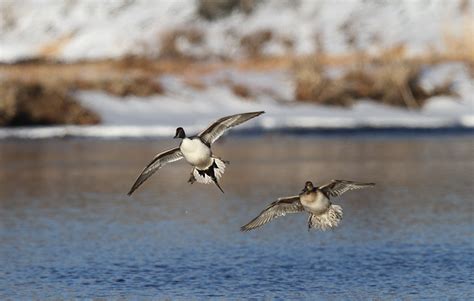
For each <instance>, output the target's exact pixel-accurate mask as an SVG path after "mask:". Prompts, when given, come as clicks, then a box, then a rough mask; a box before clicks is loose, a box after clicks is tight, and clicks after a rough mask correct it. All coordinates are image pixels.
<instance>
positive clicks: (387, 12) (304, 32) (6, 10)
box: [0, 0, 474, 62]
mask: <svg viewBox="0 0 474 301" xmlns="http://www.w3.org/2000/svg"><path fill="white" fill-rule="evenodd" d="M197 6H198V1H197V0H135V1H130V0H114V1H97V0H81V1H75V0H64V1H60V0H22V1H17V0H1V1H0V61H2V62H12V61H15V60H18V59H22V58H29V57H38V56H42V55H48V56H50V57H53V58H56V59H63V60H77V59H91V58H94V59H97V58H111V57H120V56H123V55H126V54H146V55H156V54H158V53H159V51H160V48H161V46H162V45H161V43H162V40H161V38H162V37H163V35H164V34H166V33H169V32H171V31H173V30H176V29H184V30H189V29H193V30H198V31H200V32H202V34H203V41H202V43H196V44H193V43H189V41H187V40H186V39H179V40H178V41H177V42H178V43H177V44H178V45H177V48H178V50H180V51H182V52H183V53H186V54H191V55H195V56H219V57H222V56H224V57H232V58H236V57H239V56H241V55H243V53H242V47H241V45H240V41H241V39H242V37H244V36H247V35H249V34H253V33H256V32H258V31H263V30H266V31H270V32H272V39H271V41H269V42H268V43H266V44H265V45H264V49H263V53H265V54H271V55H281V54H284V53H285V52H286V51H287V48H286V46H285V45H287V42H288V41H291V42H292V43H293V48H294V51H295V53H297V54H304V53H312V52H314V50H315V48H316V47H317V44H318V43H317V42H316V41H317V40H319V42H320V43H321V44H322V45H323V46H324V49H325V51H326V52H328V53H344V52H347V50H348V49H349V50H351V49H353V47H357V48H359V49H360V48H363V49H367V50H368V51H377V49H381V48H386V47H390V46H394V45H400V44H404V45H406V46H407V49H408V51H409V52H411V53H417V52H421V51H426V50H429V49H433V48H434V49H436V48H438V49H439V48H442V47H443V41H444V38H445V35H446V34H453V35H456V34H458V33H460V32H461V31H462V27H463V26H465V25H466V22H471V23H472V17H473V16H474V14H473V11H474V3H473V1H472V0H468V1H467V2H466V1H464V0H449V1H448V0H446V1H445V0H431V1H430V0H399V1H366V0H276V1H275V0H263V1H262V2H261V3H260V4H259V5H258V6H257V7H256V9H255V10H254V11H253V12H252V13H250V14H248V15H247V14H245V13H242V12H235V13H233V14H232V15H230V16H228V17H225V18H222V19H218V20H214V21H207V20H205V19H204V18H202V17H200V16H199V15H198V13H197V11H198V9H197ZM352 37H354V39H352ZM351 40H352V41H351Z"/></svg>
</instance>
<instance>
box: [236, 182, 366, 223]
mask: <svg viewBox="0 0 474 301" xmlns="http://www.w3.org/2000/svg"><path fill="white" fill-rule="evenodd" d="M374 185H375V183H357V182H352V181H345V180H332V181H331V182H330V183H328V184H326V185H323V186H320V187H314V186H313V183H311V182H310V181H308V182H306V184H305V187H304V189H303V191H302V192H301V193H300V194H299V195H295V196H291V197H285V198H279V199H278V200H277V201H275V202H273V203H271V204H270V205H269V206H268V207H267V208H265V210H263V211H262V212H261V213H260V214H259V215H258V216H257V217H256V218H254V219H253V220H252V221H250V222H249V223H248V224H246V225H244V226H242V227H241V228H240V230H241V231H250V230H253V229H255V228H258V227H260V226H262V225H264V224H266V223H268V222H270V221H271V220H273V219H274V218H277V217H280V216H285V215H286V214H287V213H298V212H303V211H306V212H308V213H309V217H308V231H309V230H310V229H311V228H317V229H320V230H326V229H329V228H334V227H337V225H339V223H340V222H341V220H342V207H341V206H339V205H333V204H332V203H331V201H330V200H329V199H330V197H336V196H340V195H342V194H343V193H344V192H346V191H349V190H353V189H360V188H365V187H372V186H374Z"/></svg>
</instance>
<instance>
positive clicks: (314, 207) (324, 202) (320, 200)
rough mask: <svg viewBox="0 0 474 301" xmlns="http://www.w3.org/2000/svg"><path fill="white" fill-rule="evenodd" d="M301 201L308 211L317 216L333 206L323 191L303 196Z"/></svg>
mask: <svg viewBox="0 0 474 301" xmlns="http://www.w3.org/2000/svg"><path fill="white" fill-rule="evenodd" d="M300 200H301V204H302V205H303V206H304V207H305V209H306V210H308V211H309V212H312V213H315V214H320V213H322V212H325V211H326V210H327V209H328V208H329V205H331V202H330V201H329V199H328V198H327V197H326V196H325V195H324V194H323V193H322V192H321V191H316V193H311V194H303V195H301V197H300Z"/></svg>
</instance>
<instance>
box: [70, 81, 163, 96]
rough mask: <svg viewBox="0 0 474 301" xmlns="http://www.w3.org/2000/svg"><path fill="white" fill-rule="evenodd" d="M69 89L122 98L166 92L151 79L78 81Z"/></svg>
mask: <svg viewBox="0 0 474 301" xmlns="http://www.w3.org/2000/svg"><path fill="white" fill-rule="evenodd" d="M69 87H70V88H71V89H74V90H100V91H104V92H106V93H109V94H112V95H116V96H120V97H124V96H129V95H134V96H151V95H155V94H163V92H164V88H163V86H162V85H161V84H160V83H159V82H157V81H155V80H154V79H153V78H149V77H132V78H121V77H119V78H109V79H97V80H84V79H78V80H76V81H74V82H72V83H71V84H70V85H69Z"/></svg>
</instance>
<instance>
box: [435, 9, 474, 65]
mask: <svg viewBox="0 0 474 301" xmlns="http://www.w3.org/2000/svg"><path fill="white" fill-rule="evenodd" d="M443 38H444V39H443V40H444V47H445V51H444V53H443V55H444V56H445V57H447V58H448V59H451V60H458V61H464V62H467V63H469V64H470V65H471V68H472V67H474V20H473V19H472V16H471V17H466V18H465V19H464V22H463V25H462V28H461V30H459V32H457V33H453V32H452V31H449V30H448V29H446V30H445V32H444V35H443Z"/></svg>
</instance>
